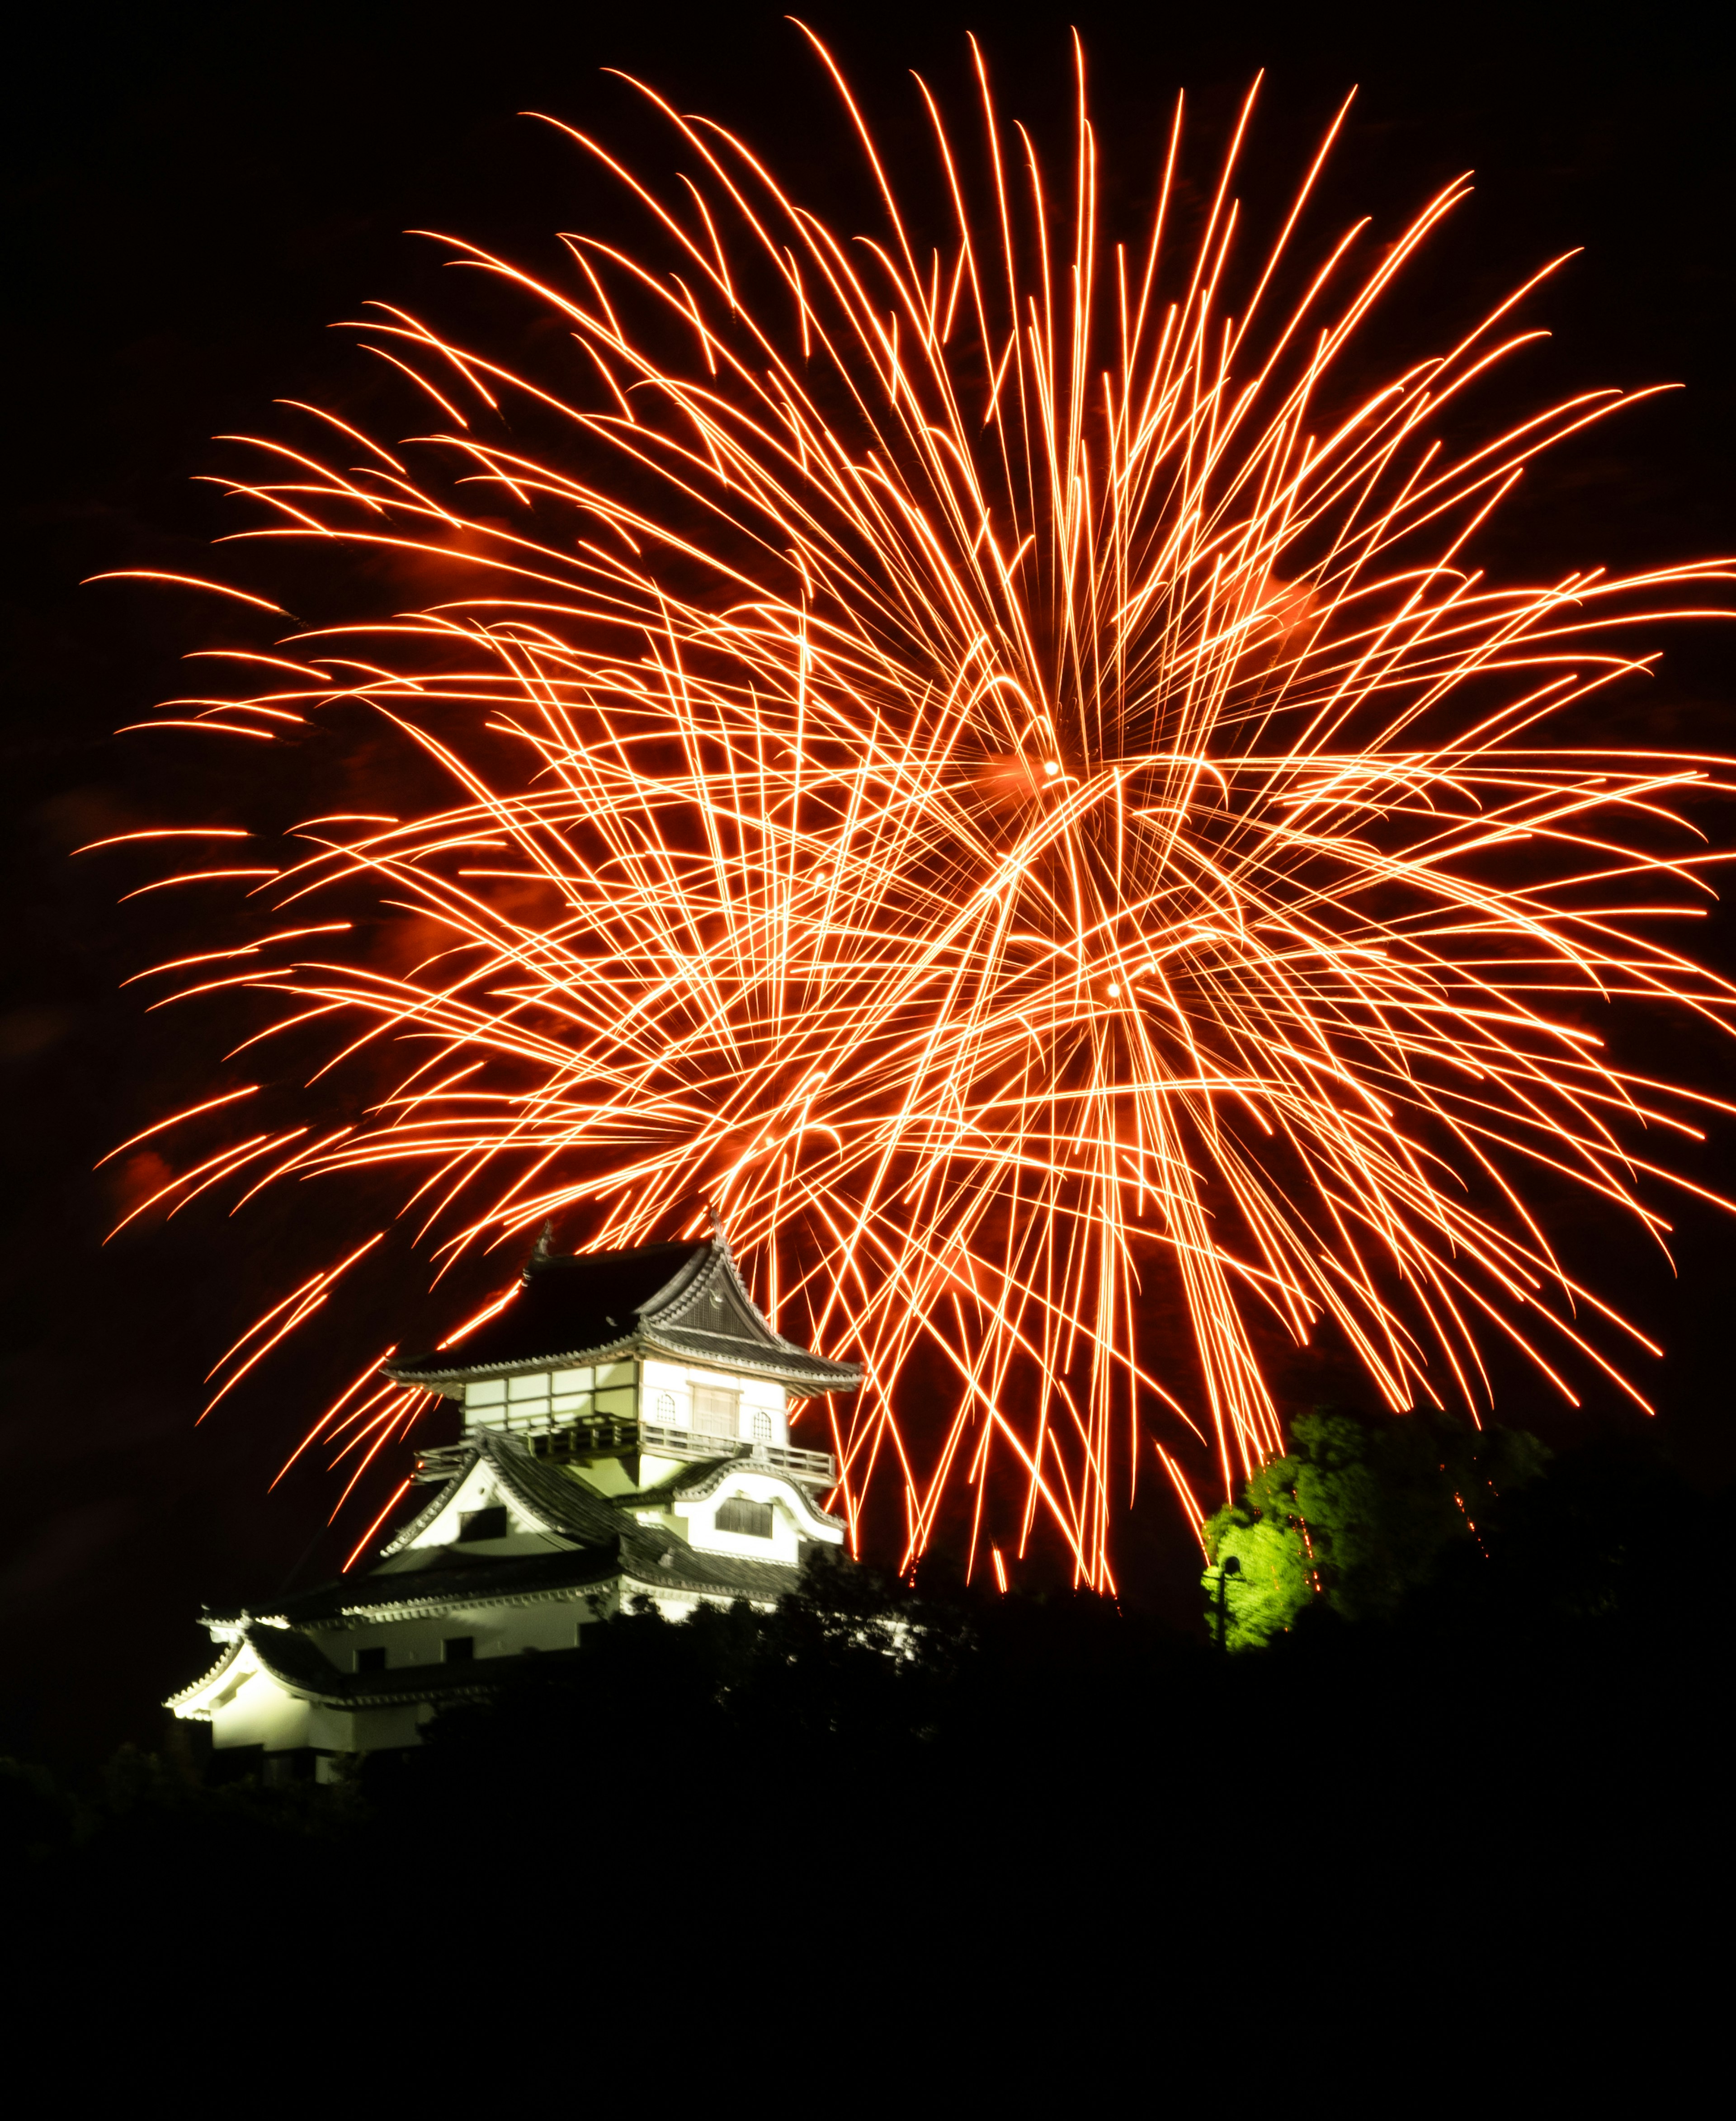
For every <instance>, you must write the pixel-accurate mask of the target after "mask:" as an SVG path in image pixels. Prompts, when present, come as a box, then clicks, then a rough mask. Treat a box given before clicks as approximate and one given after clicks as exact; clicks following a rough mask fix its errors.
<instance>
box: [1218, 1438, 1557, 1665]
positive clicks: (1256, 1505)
mask: <svg viewBox="0 0 1736 2121" xmlns="http://www.w3.org/2000/svg"><path fill="white" fill-rule="evenodd" d="M1548 1456H1549V1453H1548V1452H1547V1449H1546V1448H1545V1447H1544V1446H1543V1445H1542V1443H1539V1442H1538V1439H1537V1438H1536V1437H1534V1436H1532V1435H1529V1434H1528V1433H1526V1432H1525V1431H1524V1430H1523V1429H1500V1428H1493V1427H1491V1428H1488V1429H1473V1428H1472V1427H1471V1426H1470V1424H1468V1423H1465V1422H1459V1421H1455V1420H1454V1419H1451V1418H1449V1417H1446V1416H1441V1415H1424V1414H1410V1415H1401V1416H1398V1417H1396V1418H1395V1417H1393V1416H1387V1417H1384V1418H1383V1419H1377V1420H1372V1421H1370V1420H1366V1419H1362V1418H1361V1417H1360V1416H1358V1415H1351V1414H1345V1413H1341V1412H1338V1411H1336V1410H1332V1409H1331V1408H1327V1407H1316V1408H1315V1409H1314V1410H1313V1411H1312V1412H1310V1413H1308V1414H1305V1415H1301V1416H1300V1418H1299V1419H1298V1420H1297V1421H1296V1423H1295V1428H1294V1429H1293V1431H1292V1441H1291V1445H1290V1450H1289V1451H1288V1452H1286V1454H1285V1455H1284V1456H1283V1457H1276V1458H1272V1459H1268V1460H1267V1463H1266V1464H1265V1465H1263V1466H1262V1467H1261V1468H1260V1469H1259V1471H1258V1472H1257V1473H1256V1474H1255V1475H1254V1476H1253V1479H1252V1480H1249V1481H1248V1485H1247V1486H1246V1487H1245V1488H1244V1489H1243V1491H1242V1497H1241V1500H1240V1501H1239V1503H1232V1504H1230V1505H1228V1506H1226V1507H1225V1508H1223V1509H1220V1511H1218V1512H1217V1513H1216V1515H1215V1516H1214V1517H1211V1518H1209V1519H1208V1520H1207V1522H1206V1527H1205V1536H1206V1552H1207V1553H1208V1555H1210V1556H1211V1563H1212V1567H1211V1570H1210V1571H1209V1572H1208V1573H1207V1574H1206V1577H1205V1578H1203V1579H1202V1580H1203V1583H1204V1586H1205V1589H1206V1596H1207V1598H1208V1600H1210V1601H1211V1604H1212V1606H1213V1609H1214V1613H1215V1608H1216V1599H1217V1596H1218V1587H1219V1571H1220V1569H1221V1568H1222V1566H1223V1564H1224V1563H1225V1561H1227V1560H1228V1559H1230V1557H1231V1556H1234V1559H1235V1560H1236V1562H1237V1564H1238V1568H1239V1574H1238V1575H1232V1576H1231V1577H1230V1578H1229V1579H1228V1583H1227V1586H1226V1589H1227V1601H1226V1606H1227V1610H1226V1616H1225V1617H1226V1622H1227V1625H1226V1629H1225V1637H1226V1641H1227V1643H1228V1645H1229V1647H1230V1648H1232V1649H1250V1648H1258V1646H1259V1645H1261V1644H1262V1643H1267V1642H1270V1641H1271V1639H1272V1637H1273V1636H1274V1635H1276V1634H1281V1633H1282V1632H1283V1631H1284V1630H1285V1629H1287V1628H1289V1627H1290V1626H1291V1625H1293V1624H1294V1622H1295V1618H1296V1615H1298V1614H1299V1613H1300V1612H1301V1611H1303V1610H1304V1608H1305V1607H1307V1606H1309V1605H1311V1604H1313V1603H1314V1601H1315V1600H1317V1599H1318V1600H1320V1601H1323V1602H1324V1603H1325V1604H1326V1605H1327V1606H1330V1607H1331V1609H1332V1611H1334V1612H1336V1613H1337V1614H1338V1615H1340V1616H1341V1617H1342V1618H1343V1619H1345V1620H1371V1619H1379V1618H1383V1617H1385V1616H1387V1615H1390V1614H1392V1613H1393V1612H1395V1611H1397V1609H1398V1606H1399V1605H1400V1604H1401V1603H1402V1601H1403V1600H1404V1598H1405V1597H1407V1595H1408V1594H1409V1593H1410V1592H1412V1591H1413V1590H1415V1589H1416V1588H1417V1587H1419V1586H1420V1585H1421V1584H1424V1583H1427V1582H1428V1581H1429V1580H1430V1578H1431V1577H1432V1576H1433V1575H1434V1573H1435V1570H1436V1569H1437V1568H1438V1566H1439V1565H1440V1559H1441V1557H1442V1555H1444V1553H1445V1552H1446V1551H1447V1550H1449V1548H1451V1547H1453V1546H1454V1545H1462V1544H1468V1543H1470V1542H1472V1541H1476V1540H1477V1539H1478V1537H1479V1536H1480V1534H1479V1530H1478V1527H1479V1526H1482V1527H1487V1525H1488V1523H1489V1522H1490V1520H1491V1518H1492V1517H1493V1515H1494V1514H1495V1513H1496V1511H1498V1509H1499V1508H1500V1501H1501V1498H1502V1497H1503V1496H1504V1495H1505V1494H1511V1493H1512V1492H1513V1490H1514V1489H1517V1488H1519V1487H1522V1486H1523V1485H1524V1484H1525V1483H1526V1482H1527V1481H1528V1480H1533V1479H1534V1478H1535V1477H1536V1475H1538V1473H1540V1472H1541V1471H1542V1468H1543V1465H1544V1463H1545V1461H1546V1460H1547V1457H1548Z"/></svg>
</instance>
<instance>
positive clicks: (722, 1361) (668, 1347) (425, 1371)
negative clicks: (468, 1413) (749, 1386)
mask: <svg viewBox="0 0 1736 2121" xmlns="http://www.w3.org/2000/svg"><path fill="white" fill-rule="evenodd" d="M673 1330H674V1331H678V1332H679V1331H688V1330H690V1329H687V1328H683V1327H679V1326H678V1327H675V1328H674V1329H673ZM719 1337H720V1338H721V1337H722V1336H719ZM784 1346H785V1347H786V1348H787V1350H788V1351H789V1352H788V1354H784V1353H783V1351H782V1350H780V1349H772V1348H768V1350H766V1352H765V1354H763V1355H760V1354H741V1355H736V1354H730V1353H728V1352H726V1351H720V1352H718V1353H716V1354H713V1353H712V1350H709V1349H695V1348H684V1347H682V1346H681V1345H679V1343H678V1342H676V1341H674V1340H665V1339H663V1338H662V1337H661V1336H659V1335H658V1334H657V1333H656V1332H655V1331H641V1332H637V1333H630V1334H623V1336H620V1337H619V1338H618V1339H616V1340H606V1341H604V1342H603V1343H601V1344H600V1345H598V1346H596V1347H591V1348H562V1349H558V1350H554V1351H553V1352H552V1353H551V1354H546V1355H527V1356H525V1357H524V1358H522V1359H520V1360H519V1361H517V1362H513V1363H468V1364H465V1363H454V1364H450V1366H449V1367H447V1368H441V1369H437V1370H436V1369H434V1368H431V1367H429V1365H428V1364H427V1361H426V1359H424V1360H423V1361H422V1362H420V1363H415V1364H400V1363H382V1364H380V1369H381V1370H382V1372H383V1373H384V1374H385V1376H387V1377H390V1378H391V1379H392V1380H393V1382H394V1383H398V1384H415V1385H424V1386H427V1385H441V1384H464V1383H466V1382H469V1380H470V1379H471V1378H473V1377H522V1376H524V1375H525V1374H526V1373H529V1372H530V1371H533V1370H550V1369H560V1368H592V1367H594V1366H595V1365H596V1364H600V1363H605V1362H608V1361H609V1360H611V1359H614V1358H616V1357H621V1356H643V1355H647V1354H650V1355H660V1356H662V1357H664V1358H665V1359H666V1360H668V1361H670V1362H677V1363H699V1364H703V1365H704V1367H705V1368H707V1369H714V1370H728V1371H730V1372H731V1373H735V1374H737V1375H740V1376H744V1377H772V1378H773V1379H775V1380H777V1381H778V1382H783V1383H787V1384H801V1385H805V1387H807V1390H808V1391H809V1392H810V1393H814V1392H826V1391H855V1390H856V1387H857V1386H858V1385H860V1384H861V1382H862V1372H861V1368H860V1367H859V1366H858V1365H857V1364H854V1363H834V1362H831V1361H828V1359H827V1358H826V1357H825V1356H824V1355H812V1354H809V1353H808V1351H807V1350H805V1349H803V1348H797V1347H796V1345H795V1344H794V1343H793V1342H790V1341H786V1342H785V1344H784Z"/></svg>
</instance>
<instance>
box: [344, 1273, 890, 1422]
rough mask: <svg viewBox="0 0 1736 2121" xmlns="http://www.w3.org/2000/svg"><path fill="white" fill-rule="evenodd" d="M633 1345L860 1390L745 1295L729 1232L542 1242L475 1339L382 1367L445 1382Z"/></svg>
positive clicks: (848, 1369)
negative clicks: (602, 1248)
mask: <svg viewBox="0 0 1736 2121" xmlns="http://www.w3.org/2000/svg"><path fill="white" fill-rule="evenodd" d="M628 1354H651V1355H657V1354H663V1355H668V1356H670V1357H671V1358H672V1359H674V1360H675V1361H677V1362H685V1363H703V1364H709V1365H713V1366H715V1367H716V1368H721V1369H726V1370H735V1371H745V1372H747V1373H749V1374H750V1375H753V1376H757V1377H774V1378H776V1379H777V1382H779V1383H780V1384H782V1385H784V1386H786V1387H787V1388H788V1389H789V1390H791V1391H796V1392H800V1393H810V1392H824V1391H855V1389H856V1387H857V1385H858V1384H860V1383H861V1376H862V1373H861V1371H860V1370H859V1369H858V1368H856V1367H855V1365H854V1364H849V1363H834V1362H830V1361H828V1359H826V1357H824V1355H816V1354H813V1353H812V1352H811V1351H810V1350H808V1349H805V1348H799V1347H797V1346H796V1343H795V1342H794V1341H793V1340H785V1339H784V1337H783V1336H782V1334H781V1333H779V1332H778V1331H777V1330H776V1329H775V1328H774V1327H773V1326H772V1323H771V1322H770V1321H769V1320H768V1318H767V1317H765V1315H764V1313H763V1312H762V1311H761V1310H760V1309H759V1308H758V1305H756V1304H755V1303H754V1299H753V1298H752V1297H750V1296H749V1294H748V1292H747V1288H746V1285H745V1284H744V1282H743V1281H742V1279H741V1276H740V1274H739V1273H738V1272H737V1270H736V1266H735V1261H734V1260H733V1259H731V1258H730V1248H729V1247H728V1245H727V1244H726V1242H724V1241H723V1239H722V1238H708V1239H706V1240H704V1241H702V1242H695V1243H691V1244H672V1245H637V1246H634V1247H630V1248H628V1249H627V1250H623V1251H618V1252H574V1253H569V1254H566V1255H558V1254H554V1253H544V1252H542V1251H541V1250H540V1248H539V1250H538V1251H537V1252H534V1253H533V1254H532V1255H531V1256H530V1259H529V1260H527V1261H525V1270H524V1275H523V1276H522V1278H521V1280H520V1283H519V1286H518V1288H517V1289H516V1291H515V1292H514V1293H513V1295H512V1297H511V1299H510V1300H509V1301H508V1303H506V1305H505V1306H504V1308H502V1309H501V1310H500V1311H498V1312H496V1313H495V1315H494V1317H492V1318H491V1319H489V1320H488V1322H487V1323H486V1324H485V1325H483V1326H480V1327H478V1330H477V1331H475V1332H474V1333H473V1334H471V1335H470V1336H469V1338H468V1339H466V1340H464V1341H462V1342H461V1343H460V1345H458V1346H456V1347H452V1348H443V1349H436V1350H435V1351H434V1352H433V1353H432V1354H427V1355H418V1356H414V1357H412V1358H407V1359H404V1360H402V1361H398V1362H391V1363H388V1364H386V1365H385V1373H386V1375H387V1376H388V1377H394V1378H396V1379H398V1380H399V1382H401V1383H404V1384H418V1385H430V1386H440V1385H445V1384H459V1383H462V1382H464V1381H465V1380H467V1379H469V1378H473V1377H495V1376H502V1375H506V1374H509V1373H511V1372H513V1371H516V1370H530V1369H539V1368H548V1367H550V1366H552V1365H554V1364H562V1365H566V1366H567V1367H576V1366H581V1365H589V1364H593V1363H597V1362H603V1361H606V1360H608V1359H609V1358H610V1357H612V1356H623V1355H628Z"/></svg>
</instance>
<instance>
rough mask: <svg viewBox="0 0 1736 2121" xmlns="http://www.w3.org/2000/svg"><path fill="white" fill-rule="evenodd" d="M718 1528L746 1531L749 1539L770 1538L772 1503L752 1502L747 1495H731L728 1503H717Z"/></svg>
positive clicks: (720, 1529) (719, 1529)
mask: <svg viewBox="0 0 1736 2121" xmlns="http://www.w3.org/2000/svg"><path fill="white" fill-rule="evenodd" d="M717 1529H718V1531H741V1532H745V1533H746V1534H747V1536H748V1537H749V1539H769V1538H770V1537H771V1536H772V1505H771V1504H770V1503H750V1502H749V1500H748V1499H747V1497H746V1496H745V1495H731V1496H730V1499H729V1500H728V1501H727V1502H726V1503H719V1504H718V1505H717Z"/></svg>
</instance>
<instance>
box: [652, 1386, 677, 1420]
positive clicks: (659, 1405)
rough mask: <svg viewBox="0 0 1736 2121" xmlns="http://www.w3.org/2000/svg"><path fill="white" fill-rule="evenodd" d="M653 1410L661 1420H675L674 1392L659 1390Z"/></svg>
mask: <svg viewBox="0 0 1736 2121" xmlns="http://www.w3.org/2000/svg"><path fill="white" fill-rule="evenodd" d="M651 1411H652V1412H653V1414H654V1415H656V1418H657V1419H658V1420H659V1421H661V1422H665V1423H671V1422H673V1421H674V1419H675V1395H674V1393H673V1392H659V1393H658V1395H657V1401H656V1405H655V1406H654V1407H653V1408H652V1410H651Z"/></svg>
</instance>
